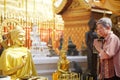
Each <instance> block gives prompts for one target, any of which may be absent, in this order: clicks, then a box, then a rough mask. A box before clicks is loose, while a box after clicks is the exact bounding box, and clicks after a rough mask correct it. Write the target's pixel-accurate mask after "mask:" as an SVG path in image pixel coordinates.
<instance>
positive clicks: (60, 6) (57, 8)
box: [54, 0, 67, 13]
mask: <svg viewBox="0 0 120 80" xmlns="http://www.w3.org/2000/svg"><path fill="white" fill-rule="evenodd" d="M57 1H58V0H57ZM57 1H56V2H57ZM56 2H55V3H56ZM66 4H67V0H62V2H61V4H60V5H59V6H58V7H56V6H54V7H55V8H54V9H55V13H59V12H61V11H62V9H63V8H64V7H65V5H66Z"/></svg>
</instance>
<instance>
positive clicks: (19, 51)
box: [0, 26, 37, 80]
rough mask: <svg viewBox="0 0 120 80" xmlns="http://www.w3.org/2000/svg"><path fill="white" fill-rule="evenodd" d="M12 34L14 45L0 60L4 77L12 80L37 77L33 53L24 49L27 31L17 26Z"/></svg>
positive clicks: (4, 52) (6, 50) (5, 51)
mask: <svg viewBox="0 0 120 80" xmlns="http://www.w3.org/2000/svg"><path fill="white" fill-rule="evenodd" d="M10 34H11V40H12V43H13V45H12V46H11V47H9V48H7V49H5V50H4V51H3V53H2V55H1V58H0V59H1V60H0V61H1V63H0V68H1V70H2V72H3V75H7V76H11V79H12V80H21V79H24V78H26V77H30V76H36V75H37V73H36V70H35V67H34V63H33V60H32V57H31V53H30V51H29V50H28V49H27V48H25V47H24V42H25V31H24V30H23V29H22V28H21V27H20V26H17V27H16V28H15V29H14V30H12V31H11V32H10Z"/></svg>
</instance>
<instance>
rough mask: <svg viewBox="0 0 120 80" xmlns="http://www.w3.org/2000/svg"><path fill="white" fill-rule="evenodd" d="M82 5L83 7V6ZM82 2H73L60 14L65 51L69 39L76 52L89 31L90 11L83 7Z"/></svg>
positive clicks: (75, 0) (76, 0)
mask: <svg viewBox="0 0 120 80" xmlns="http://www.w3.org/2000/svg"><path fill="white" fill-rule="evenodd" d="M83 5H84V6H83ZM85 6H86V3H85V2H84V1H82V2H80V1H79V0H73V2H72V4H71V5H70V6H69V8H68V9H67V11H65V12H64V13H63V14H62V17H63V20H64V25H65V27H64V47H65V49H67V45H68V39H69V37H71V39H72V41H73V43H74V44H76V47H77V49H78V50H80V48H81V44H82V42H85V33H86V32H87V31H88V30H89V28H88V24H87V23H88V21H89V19H90V15H91V11H90V9H88V7H85Z"/></svg>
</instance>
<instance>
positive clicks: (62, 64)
mask: <svg viewBox="0 0 120 80" xmlns="http://www.w3.org/2000/svg"><path fill="white" fill-rule="evenodd" d="M69 64H70V61H69V60H68V59H67V57H66V53H65V51H64V50H61V51H60V56H59V60H58V63H57V66H58V70H57V71H56V72H54V73H53V80H58V78H59V77H60V75H62V74H69V73H70V71H69Z"/></svg>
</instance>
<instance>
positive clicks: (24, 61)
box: [22, 55, 27, 66]
mask: <svg viewBox="0 0 120 80" xmlns="http://www.w3.org/2000/svg"><path fill="white" fill-rule="evenodd" d="M26 62H27V56H26V55H24V56H22V63H23V64H22V65H23V66H24V65H25V64H26Z"/></svg>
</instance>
